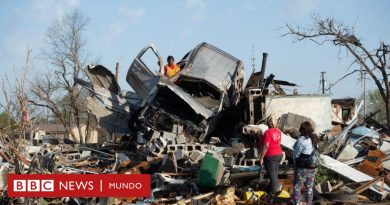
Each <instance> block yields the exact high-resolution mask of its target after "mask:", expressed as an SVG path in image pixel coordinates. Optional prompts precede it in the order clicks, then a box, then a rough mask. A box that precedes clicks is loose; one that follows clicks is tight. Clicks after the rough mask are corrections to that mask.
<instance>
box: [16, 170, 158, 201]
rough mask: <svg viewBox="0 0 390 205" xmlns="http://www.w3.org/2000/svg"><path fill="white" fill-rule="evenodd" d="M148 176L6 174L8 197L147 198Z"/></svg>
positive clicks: (149, 180) (149, 183)
mask: <svg viewBox="0 0 390 205" xmlns="http://www.w3.org/2000/svg"><path fill="white" fill-rule="evenodd" d="M150 186H151V177H150V175H148V174H89V175H86V174H8V195H9V196H10V197H150V192H151V188H150Z"/></svg>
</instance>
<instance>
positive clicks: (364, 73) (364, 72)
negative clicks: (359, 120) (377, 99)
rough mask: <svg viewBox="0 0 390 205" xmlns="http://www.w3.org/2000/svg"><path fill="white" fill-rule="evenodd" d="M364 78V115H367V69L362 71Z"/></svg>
mask: <svg viewBox="0 0 390 205" xmlns="http://www.w3.org/2000/svg"><path fill="white" fill-rule="evenodd" d="M362 78H363V79H362V80H363V102H364V107H363V115H364V117H365V116H366V114H367V113H366V111H367V102H366V100H367V99H366V95H367V94H366V71H362Z"/></svg>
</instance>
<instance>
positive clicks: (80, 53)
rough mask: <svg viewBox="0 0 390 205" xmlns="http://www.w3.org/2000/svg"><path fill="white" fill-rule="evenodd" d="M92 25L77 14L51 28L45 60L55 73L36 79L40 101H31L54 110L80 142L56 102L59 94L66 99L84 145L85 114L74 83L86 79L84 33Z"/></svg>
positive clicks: (47, 36)
mask: <svg viewBox="0 0 390 205" xmlns="http://www.w3.org/2000/svg"><path fill="white" fill-rule="evenodd" d="M88 22H89V19H88V18H87V17H85V16H84V15H83V14H82V13H80V11H78V10H75V11H73V12H71V13H68V14H66V15H64V16H63V17H62V18H61V19H60V20H57V21H55V22H54V23H53V24H52V25H51V26H50V27H49V28H48V30H47V33H46V43H47V50H45V51H44V52H43V57H44V59H45V60H46V61H47V63H48V65H49V68H51V69H52V70H51V71H49V73H46V74H44V75H43V76H41V77H40V78H39V79H36V80H35V82H34V83H33V84H32V85H31V91H32V93H33V94H34V97H35V98H36V99H37V100H33V99H30V102H31V103H33V104H34V105H38V106H43V107H46V108H48V109H50V110H51V111H52V112H53V113H54V115H55V116H56V117H57V118H58V119H59V120H60V122H61V123H62V124H63V125H64V127H65V129H66V130H67V131H68V132H69V133H70V134H71V136H72V137H73V139H74V140H77V138H76V135H75V133H73V132H72V130H71V128H72V126H71V123H72V122H71V119H69V118H66V117H65V116H64V113H63V112H62V110H61V106H60V105H59V104H58V103H57V101H56V98H57V99H58V96H59V94H63V95H65V98H66V99H67V101H66V102H63V103H65V104H66V105H65V107H66V109H69V111H70V112H71V113H72V115H73V116H74V118H75V120H74V121H75V124H76V127H77V131H78V133H79V140H80V141H79V142H80V143H84V138H85V136H82V133H83V132H82V130H81V128H82V120H81V118H82V116H83V114H85V113H84V110H83V109H82V103H81V100H80V99H79V95H80V91H79V90H78V88H77V86H76V84H75V82H74V80H73V79H74V78H83V77H84V73H83V70H82V69H83V67H84V66H85V65H86V61H87V54H86V51H85V47H86V40H85V39H84V32H85V30H86V28H87V26H88Z"/></svg>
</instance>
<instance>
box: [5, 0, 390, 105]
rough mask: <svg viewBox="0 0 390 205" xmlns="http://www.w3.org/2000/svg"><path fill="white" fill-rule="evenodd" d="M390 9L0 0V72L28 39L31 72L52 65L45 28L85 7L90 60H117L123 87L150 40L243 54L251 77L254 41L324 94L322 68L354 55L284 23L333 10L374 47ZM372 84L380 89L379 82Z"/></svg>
mask: <svg viewBox="0 0 390 205" xmlns="http://www.w3.org/2000/svg"><path fill="white" fill-rule="evenodd" d="M389 8H390V1H386V0H383V1H379V0H365V1H363V0H362V1H355V0H350V1H337V0H327V1H324V0H323V1H321V0H285V1H272V0H265V1H251V0H241V1H238V0H235V1H233V0H223V1H222V0H220V1H217V0H214V1H211V0H210V1H206V0H166V1H155V0H142V1H141V0H140V1H135V0H128V1H92V0H83V1H79V0H66V1H65V0H64V1H60V0H57V1H54V0H34V1H11V0H9V1H6V0H0V76H3V75H4V73H5V72H7V73H8V74H9V75H10V76H11V75H14V76H15V75H20V73H21V72H20V70H21V66H22V65H23V62H24V60H25V55H26V49H27V47H28V46H29V47H30V48H32V51H33V57H34V61H33V62H34V63H33V71H32V72H31V75H33V74H36V73H40V72H43V71H45V70H47V69H50V68H49V67H47V66H45V64H44V62H42V60H40V58H39V55H40V52H41V51H42V50H43V49H44V48H45V43H44V37H45V32H46V30H47V28H48V27H49V26H50V25H51V23H52V22H53V21H54V20H56V19H58V18H60V17H61V16H62V15H63V14H65V13H67V12H70V11H72V10H74V9H79V10H80V11H81V12H82V13H83V14H84V15H85V16H87V17H89V19H90V24H89V26H88V28H87V29H88V30H87V33H86V38H87V39H88V42H87V43H88V44H87V49H88V51H89V52H90V57H91V58H90V60H91V62H93V61H96V60H98V61H99V63H100V64H102V65H104V66H106V67H107V68H109V69H111V70H113V69H114V66H115V63H116V62H119V63H120V65H121V77H120V81H119V84H120V86H121V87H122V89H127V90H129V85H127V83H126V81H125V74H126V72H127V68H128V67H129V65H130V63H131V62H132V60H133V58H134V57H135V56H136V55H137V53H138V52H139V51H140V49H142V48H143V47H144V45H146V44H147V43H153V44H154V45H155V46H156V47H157V49H158V50H159V52H160V53H161V54H162V55H163V57H164V59H165V58H166V57H167V56H168V55H173V56H175V57H176V59H180V58H181V57H182V56H183V55H184V54H185V53H186V52H187V51H189V50H190V49H192V48H193V47H195V46H196V45H197V44H199V43H200V42H203V41H206V42H208V43H210V44H213V45H215V46H217V47H219V48H221V49H223V50H225V51H227V52H229V53H231V54H232V55H234V56H235V57H237V58H239V59H241V60H242V61H243V62H244V65H245V68H246V73H245V74H246V78H248V76H249V74H250V73H251V72H252V65H251V64H252V62H251V57H252V48H251V46H252V45H253V46H254V47H255V55H256V61H255V63H256V68H257V69H258V68H259V67H260V65H261V54H262V52H268V53H269V58H268V64H267V71H266V72H267V75H268V74H270V73H273V74H275V75H276V78H277V79H280V80H288V81H290V82H294V83H297V84H299V85H300V87H299V88H298V90H299V92H300V93H306V94H313V93H319V80H320V72H321V71H326V72H327V73H326V79H327V81H328V83H334V82H335V81H336V80H337V79H338V78H340V77H341V76H343V75H344V74H345V73H347V72H348V71H347V68H348V66H349V64H350V63H351V62H352V58H351V57H350V56H346V55H341V56H342V57H343V58H342V59H339V57H338V52H339V50H338V48H336V47H334V46H333V45H323V46H319V45H316V44H314V43H313V42H311V41H303V42H295V41H294V40H293V39H292V38H291V37H281V35H282V34H283V33H285V32H286V30H284V29H283V28H282V27H283V26H284V25H285V24H286V23H291V24H295V25H301V26H306V25H310V23H311V22H312V20H311V16H312V15H313V13H317V14H319V15H321V16H322V17H329V16H334V17H336V18H337V19H339V20H341V21H343V22H345V24H348V25H351V26H354V27H355V31H356V36H357V37H358V38H360V39H361V42H362V43H363V44H364V45H366V47H368V48H369V49H370V50H371V49H374V48H375V47H377V46H378V45H379V42H380V41H385V42H387V43H389V42H390V26H389V20H390V12H389ZM14 67H15V71H14V70H13V68H14ZM357 68H358V67H354V68H351V69H357ZM357 80H358V75H357V74H356V75H353V76H351V77H349V78H346V79H345V80H343V81H341V82H339V83H338V84H337V85H336V86H334V87H333V88H332V90H331V91H332V94H333V96H332V97H334V98H340V97H348V96H351V97H357V96H359V95H360V94H361V93H362V87H361V84H360V83H358V81H357ZM368 86H369V87H370V88H374V85H373V82H372V81H369V82H368Z"/></svg>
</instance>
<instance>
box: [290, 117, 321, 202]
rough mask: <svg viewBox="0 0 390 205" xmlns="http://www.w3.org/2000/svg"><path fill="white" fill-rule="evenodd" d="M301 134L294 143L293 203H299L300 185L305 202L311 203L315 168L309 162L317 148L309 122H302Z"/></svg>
mask: <svg viewBox="0 0 390 205" xmlns="http://www.w3.org/2000/svg"><path fill="white" fill-rule="evenodd" d="M299 132H300V133H301V136H300V137H299V138H298V140H297V141H296V142H295V144H294V151H293V159H294V191H293V200H294V204H298V205H299V204H300V203H301V185H302V184H304V186H305V193H304V194H305V196H306V201H307V204H309V205H310V204H312V203H313V185H314V177H315V174H316V170H317V169H316V168H315V167H314V168H313V166H312V165H311V164H310V155H311V154H312V153H313V151H314V149H318V145H317V140H316V138H315V135H314V133H313V132H314V129H313V126H312V124H311V123H310V122H307V121H306V122H303V123H302V124H301V126H300V128H299Z"/></svg>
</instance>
